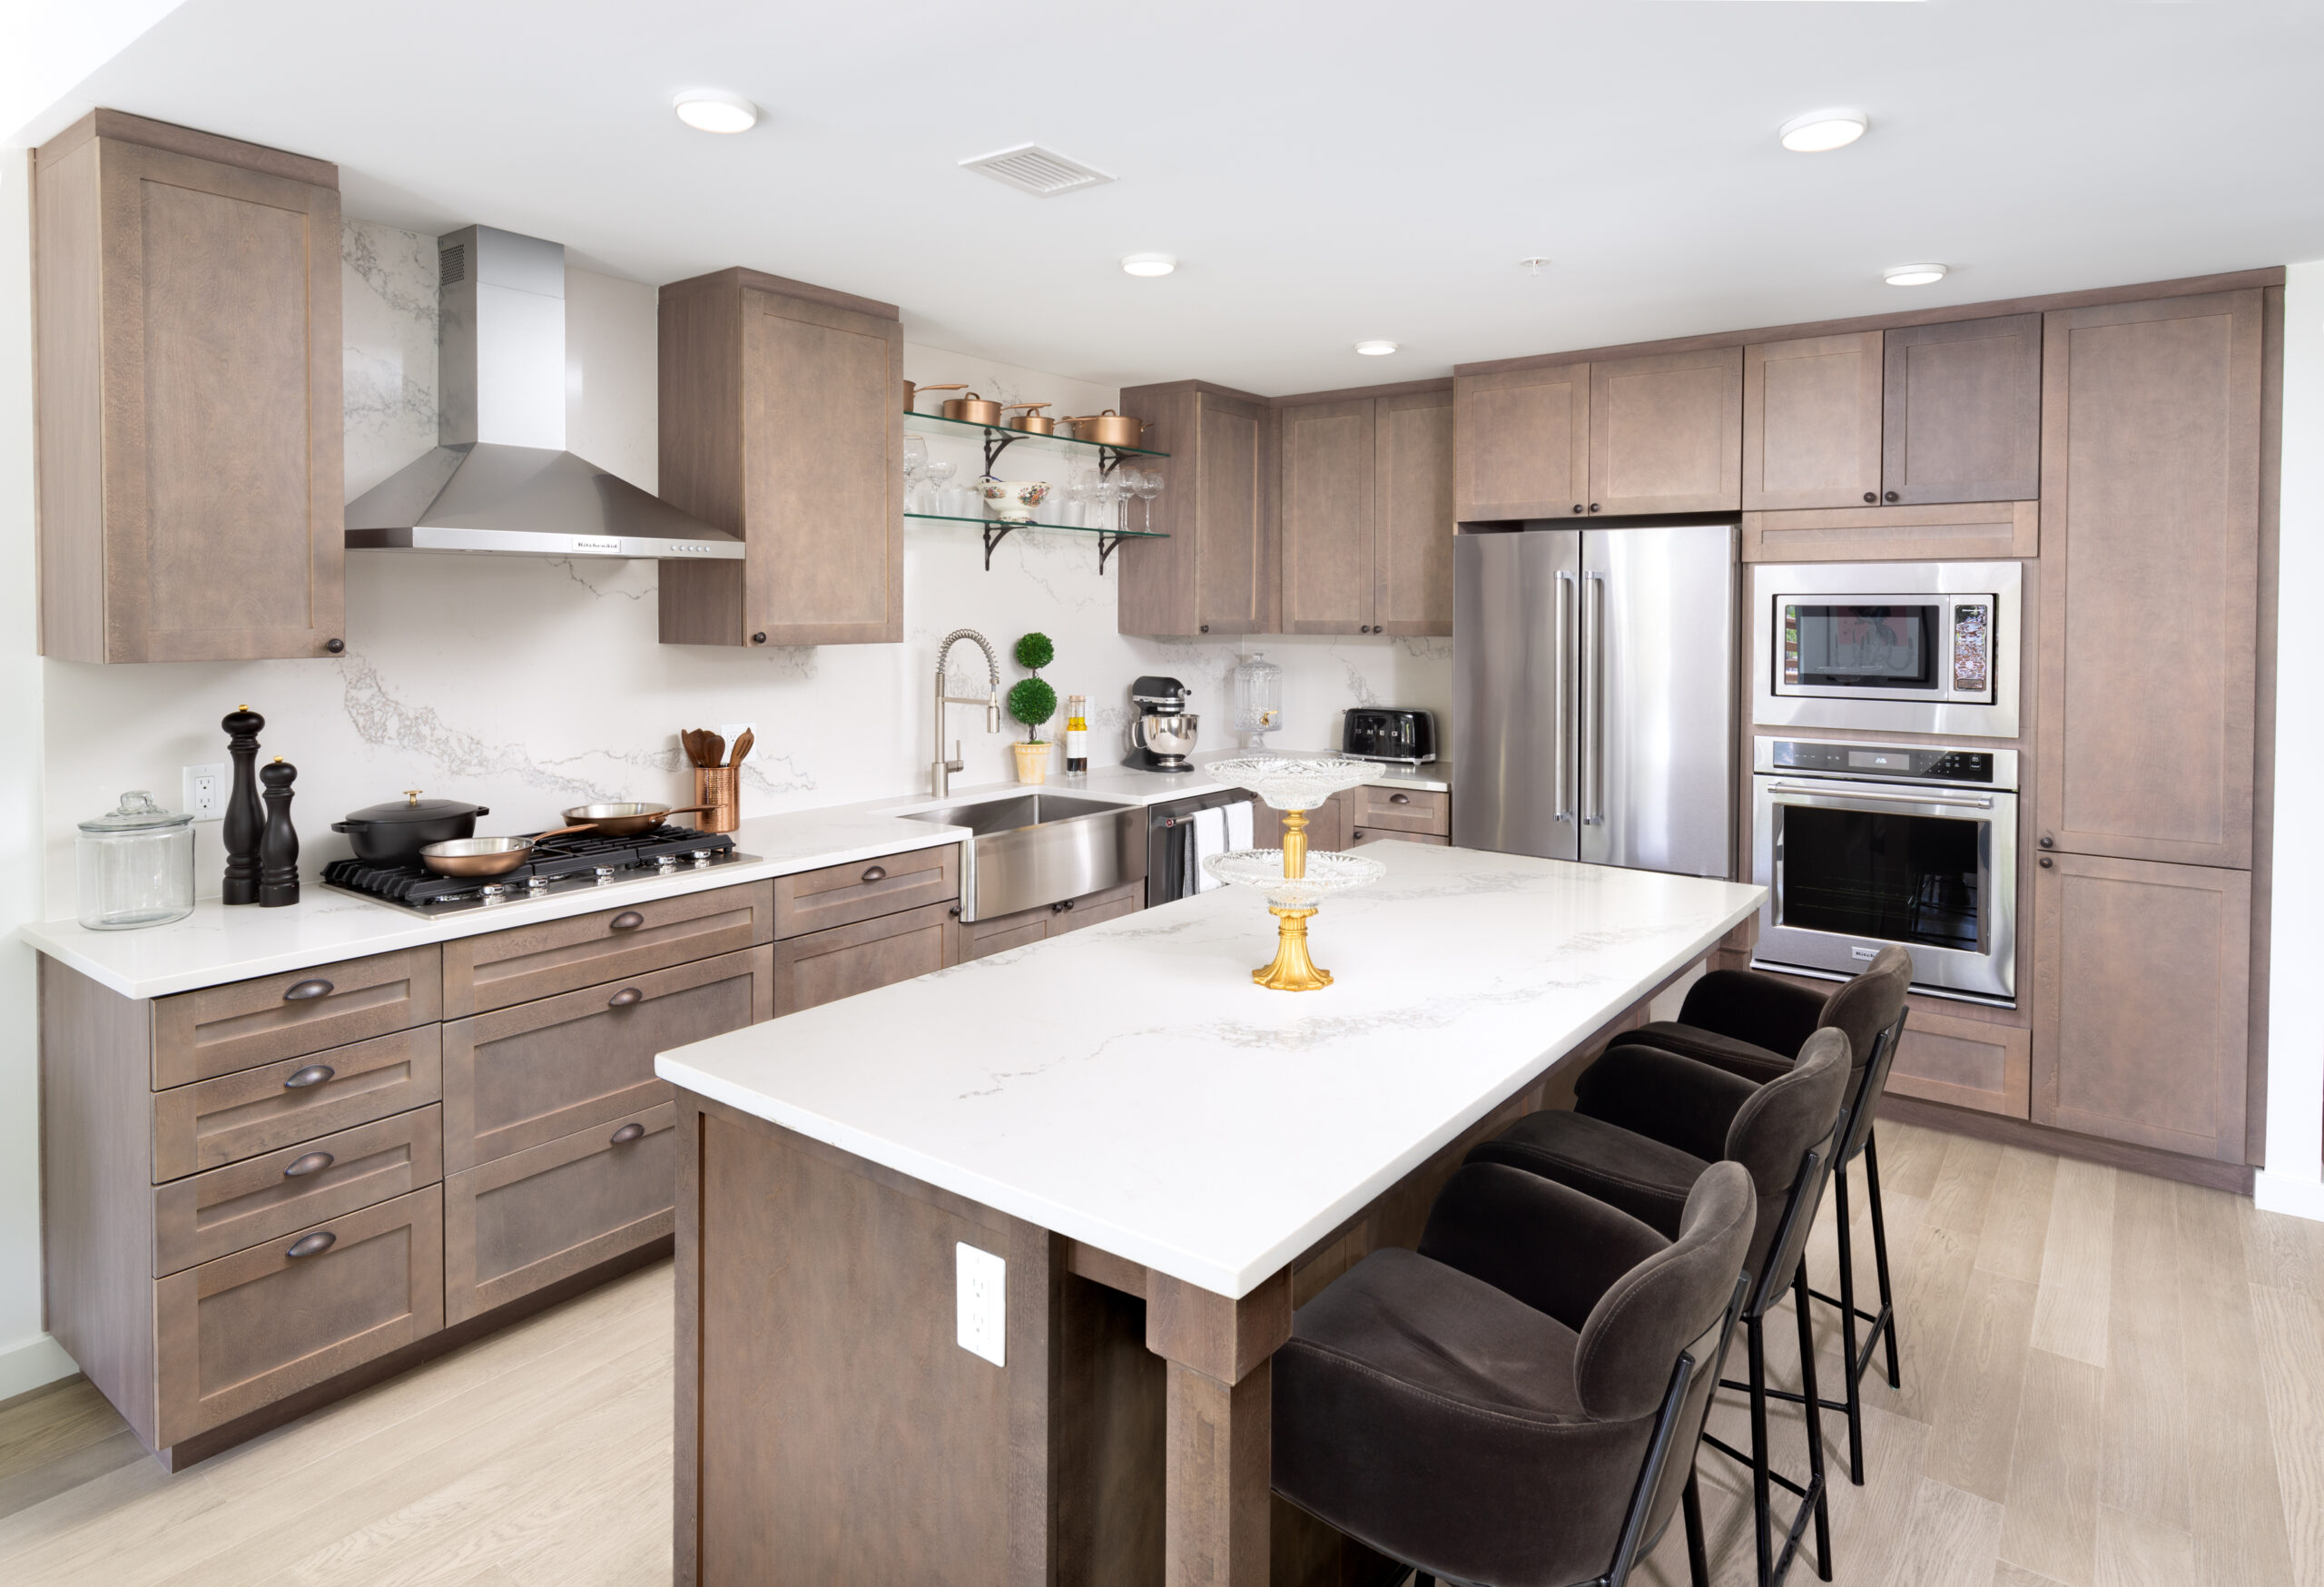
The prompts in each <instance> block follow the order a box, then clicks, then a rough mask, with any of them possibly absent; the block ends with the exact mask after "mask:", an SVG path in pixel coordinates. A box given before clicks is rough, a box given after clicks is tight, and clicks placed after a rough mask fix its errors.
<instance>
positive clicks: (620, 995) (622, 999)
mask: <svg viewBox="0 0 2324 1587" xmlns="http://www.w3.org/2000/svg"><path fill="white" fill-rule="evenodd" d="M644 1001H645V993H644V992H642V991H638V990H637V989H636V988H635V987H634V986H625V987H624V988H622V989H621V991H617V992H615V993H614V995H613V996H611V997H609V998H607V999H606V1007H607V1008H609V1009H626V1008H629V1007H630V1006H632V1005H633V1004H635V1003H642V1002H644Z"/></svg>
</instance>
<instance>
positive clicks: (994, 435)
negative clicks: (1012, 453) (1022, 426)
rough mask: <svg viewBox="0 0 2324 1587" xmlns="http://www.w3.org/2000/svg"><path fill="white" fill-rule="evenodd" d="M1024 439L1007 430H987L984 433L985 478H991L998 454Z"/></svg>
mask: <svg viewBox="0 0 2324 1587" xmlns="http://www.w3.org/2000/svg"><path fill="white" fill-rule="evenodd" d="M1028 433H1029V432H1028ZM1022 439H1025V438H1024V436H1022V435H1019V434H1015V433H1012V432H1010V431H1008V430H1000V429H987V430H986V431H985V432H984V471H985V477H986V478H991V477H992V466H993V464H994V463H995V462H996V461H998V460H999V458H1000V454H1001V453H1003V452H1005V451H1007V450H1008V449H1009V448H1010V447H1012V446H1014V445H1015V444H1016V443H1017V442H1019V441H1020V440H1022Z"/></svg>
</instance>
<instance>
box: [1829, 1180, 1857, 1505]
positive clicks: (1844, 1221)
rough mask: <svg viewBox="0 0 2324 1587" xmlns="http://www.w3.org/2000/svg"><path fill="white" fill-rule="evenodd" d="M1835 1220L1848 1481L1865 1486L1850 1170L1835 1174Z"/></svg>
mask: <svg viewBox="0 0 2324 1587" xmlns="http://www.w3.org/2000/svg"><path fill="white" fill-rule="evenodd" d="M1832 1196H1833V1199H1832V1216H1833V1217H1834V1218H1835V1220H1836V1223H1835V1227H1837V1230H1838V1232H1839V1237H1840V1344H1841V1346H1842V1350H1841V1355H1840V1360H1841V1362H1842V1363H1843V1364H1844V1366H1845V1370H1846V1378H1847V1395H1848V1398H1847V1406H1848V1481H1849V1482H1851V1483H1854V1484H1856V1486H1857V1487H1859V1488H1861V1487H1862V1486H1864V1386H1863V1381H1862V1380H1861V1379H1860V1378H1859V1377H1858V1376H1857V1375H1856V1247H1855V1243H1854V1241H1853V1240H1851V1239H1850V1238H1849V1236H1848V1222H1849V1215H1848V1166H1847V1165H1846V1163H1842V1164H1840V1165H1839V1166H1838V1167H1837V1168H1835V1169H1834V1170H1833V1171H1832Z"/></svg>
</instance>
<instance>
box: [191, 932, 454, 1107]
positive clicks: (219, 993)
mask: <svg viewBox="0 0 2324 1587" xmlns="http://www.w3.org/2000/svg"><path fill="white" fill-rule="evenodd" d="M442 976H443V969H442V961H441V959H440V957H439V956H438V951H437V950H436V949H435V948H433V947H428V948H407V949H405V950H403V951H401V952H399V953H380V954H377V955H374V956H373V957H371V958H369V959H350V960H348V961H345V962H343V963H340V964H319V965H316V966H315V967H314V968H313V969H311V970H294V971H290V972H288V973H286V974H282V975H270V976H267V977H265V978H264V979H263V980H260V981H235V982H233V983H232V984H231V985H229V986H211V987H204V988H202V990H201V991H190V992H180V993H178V995H177V996H175V997H169V998H156V999H155V1000H153V1089H155V1090H157V1091H160V1090H166V1089H168V1088H170V1087H172V1086H182V1085H187V1084H190V1083H191V1082H192V1081H194V1080H206V1079H210V1078H211V1077H212V1076H213V1075H228V1074H232V1073H233V1072H234V1071H235V1070H237V1069H255V1068H256V1067H257V1066H258V1065H260V1064H262V1063H272V1062H274V1061H275V1060H277V1059H283V1058H298V1057H300V1056H302V1055H304V1054H307V1053H310V1052H320V1051H322V1050H324V1049H325V1048H330V1047H344V1046H346V1045H347V1044H348V1043H349V1042H350V1041H360V1040H363V1039H364V1038H366V1037H369V1036H384V1035H386V1034H388V1033H389V1031H391V1030H409V1029H411V1027H413V1026H414V1025H425V1024H427V1023H428V1022H429V1021H430V1020H435V1019H437V1018H438V1014H439V1010H440V1009H441V1007H442V1001H443V980H442Z"/></svg>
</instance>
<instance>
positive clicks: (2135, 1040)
mask: <svg viewBox="0 0 2324 1587" xmlns="http://www.w3.org/2000/svg"><path fill="white" fill-rule="evenodd" d="M2250 961H2251V877H2250V873H2249V872H2243V871H2223V870H2219V869H2216V868H2214V867H2211V866H2207V865H2159V864H2153V863H2151V862H2145V861H2139V860H2115V859H2102V858H2094V857H2092V856H2087V855H2083V854H2055V855H2046V856H2044V857H2043V861H2042V864H2041V867H2040V868H2039V869H2037V870H2036V871H2035V872H2034V873H2033V976H2034V988H2035V991H2034V996H2033V1000H2032V1003H2033V1120H2034V1122H2035V1123H2037V1124H2054V1125H2057V1126H2060V1127H2061V1128H2063V1129H2073V1130H2079V1131H2081V1132H2082V1133H2083V1134H2085V1135H2099V1136H2105V1137H2107V1138H2111V1139H2114V1140H2128V1141H2135V1142H2137V1143H2138V1144H2140V1145H2142V1146H2152V1147H2161V1148H2164V1149H2165V1150H2167V1151H2176V1152H2187V1153H2191V1154H2192V1155H2193V1156H2196V1157H2205V1158H2216V1159H2218V1160H2220V1161H2222V1162H2230V1163H2236V1162H2241V1161H2243V1160H2244V1110H2245V1106H2246V1102H2245V1099H2246V1097H2247V1095H2248V1088H2249V1080H2250V1070H2249V1053H2248V1047H2249V1038H2250Z"/></svg>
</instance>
